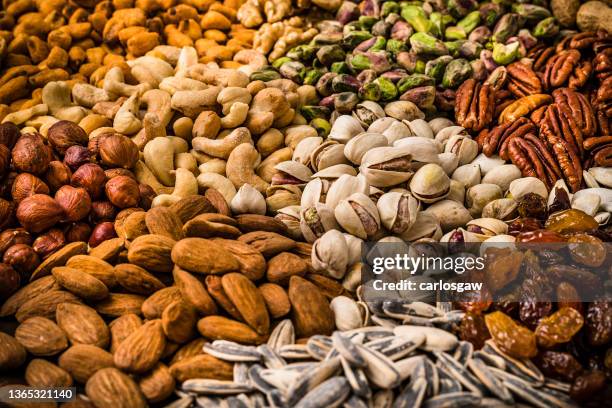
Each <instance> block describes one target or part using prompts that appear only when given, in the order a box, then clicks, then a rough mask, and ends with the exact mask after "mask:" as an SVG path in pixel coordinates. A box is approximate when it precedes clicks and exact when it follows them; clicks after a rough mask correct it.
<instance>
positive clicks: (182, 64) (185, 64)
mask: <svg viewBox="0 0 612 408" xmlns="http://www.w3.org/2000/svg"><path fill="white" fill-rule="evenodd" d="M197 63H198V52H197V51H196V49H195V48H193V47H183V48H181V53H180V54H179V57H178V61H177V62H176V67H175V72H176V74H175V76H177V77H184V76H185V75H187V71H188V69H189V67H191V66H193V65H196V64H197Z"/></svg>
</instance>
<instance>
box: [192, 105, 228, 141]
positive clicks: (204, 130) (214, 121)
mask: <svg viewBox="0 0 612 408" xmlns="http://www.w3.org/2000/svg"><path fill="white" fill-rule="evenodd" d="M220 129H221V118H219V115H217V114H216V113H215V112H213V111H204V112H202V113H200V114H199V115H198V117H197V118H196V120H195V122H194V124H193V128H192V135H193V137H194V138H197V137H205V138H208V139H214V138H216V137H217V134H219V130H220Z"/></svg>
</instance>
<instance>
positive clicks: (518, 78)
mask: <svg viewBox="0 0 612 408" xmlns="http://www.w3.org/2000/svg"><path fill="white" fill-rule="evenodd" d="M506 69H507V74H508V90H509V91H510V92H512V94H513V95H515V96H516V97H517V98H522V97H523V96H527V95H533V94H538V93H542V83H541V82H540V78H538V76H537V74H536V73H535V71H533V69H531V68H530V67H528V66H527V65H525V64H523V63H521V62H514V63H512V64H510V65H508V67H507V68H506Z"/></svg>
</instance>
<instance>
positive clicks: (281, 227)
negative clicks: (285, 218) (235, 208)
mask: <svg viewBox="0 0 612 408" xmlns="http://www.w3.org/2000/svg"><path fill="white" fill-rule="evenodd" d="M236 221H237V222H238V228H240V230H241V231H242V232H245V233H247V232H253V231H267V232H275V233H277V234H286V233H287V226H286V225H285V224H284V223H283V222H282V221H279V220H277V219H276V218H274V217H268V216H267V215H260V214H240V215H237V216H236Z"/></svg>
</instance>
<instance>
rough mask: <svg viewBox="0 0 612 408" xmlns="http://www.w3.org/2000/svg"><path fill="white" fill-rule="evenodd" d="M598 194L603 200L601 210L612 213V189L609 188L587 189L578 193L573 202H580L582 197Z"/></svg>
mask: <svg viewBox="0 0 612 408" xmlns="http://www.w3.org/2000/svg"><path fill="white" fill-rule="evenodd" d="M588 194H597V195H598V196H599V197H600V198H601V210H602V211H607V212H612V189H609V188H585V189H584V190H579V191H577V192H576V193H575V194H574V196H573V197H572V200H578V199H580V197H581V196H582V195H588Z"/></svg>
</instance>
